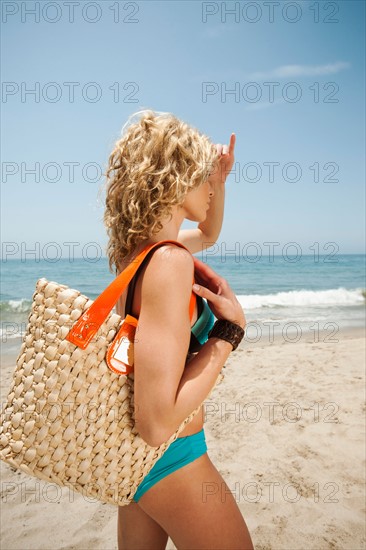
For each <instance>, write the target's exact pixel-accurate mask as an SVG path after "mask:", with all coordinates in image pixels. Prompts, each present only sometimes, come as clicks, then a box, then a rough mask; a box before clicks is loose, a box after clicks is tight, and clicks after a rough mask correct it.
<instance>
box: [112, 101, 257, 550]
mask: <svg viewBox="0 0 366 550" xmlns="http://www.w3.org/2000/svg"><path fill="white" fill-rule="evenodd" d="M136 114H140V115H141V116H140V117H139V119H138V120H137V121H136V122H134V123H131V124H130V125H129V126H127V125H126V127H125V131H124V134H123V135H122V138H121V139H120V140H119V141H118V142H117V143H116V145H115V148H114V150H113V152H112V154H111V155H110V158H109V165H108V169H107V180H109V181H108V185H107V195H106V210H105V214H104V222H105V224H106V227H107V231H108V234H109V243H108V248H107V253H108V257H109V263H110V268H112V266H113V265H114V266H116V273H119V272H120V271H122V270H123V269H125V268H126V267H127V266H128V265H129V263H130V262H131V261H133V259H134V257H136V255H137V254H138V253H139V252H140V251H141V250H142V249H143V248H144V247H145V246H146V245H148V244H152V243H155V242H158V241H162V240H174V241H179V242H180V243H182V244H183V245H184V246H185V247H186V249H188V250H186V249H184V248H181V247H179V246H176V245H174V244H163V245H161V246H160V247H158V248H157V249H155V250H154V252H153V253H152V254H150V255H149V256H148V258H147V259H146V261H145V262H144V264H143V265H142V266H141V268H140V269H139V271H138V272H137V274H136V275H135V277H134V279H133V281H132V282H131V283H130V285H129V287H128V288H127V289H126V290H125V292H124V293H123V295H122V296H121V297H120V299H119V301H118V303H117V308H116V311H117V313H118V314H119V315H121V316H122V317H124V316H125V315H126V313H127V312H128V313H130V314H131V315H133V316H134V317H136V318H138V320H139V325H138V338H136V339H135V345H134V385H135V386H134V387H135V393H134V395H135V398H134V399H135V420H136V425H137V426H138V431H139V433H140V435H141V437H142V438H143V439H144V440H145V441H146V442H147V443H148V444H149V445H152V446H158V445H160V444H161V443H163V442H164V441H166V440H167V439H168V438H169V436H170V435H171V434H172V433H174V432H175V430H176V429H177V428H178V426H179V424H180V423H181V422H182V421H183V420H184V419H185V418H186V417H187V416H188V415H189V414H190V413H191V412H192V411H193V410H194V409H195V408H197V407H198V406H199V405H200V403H202V402H203V401H204V399H205V398H206V397H207V395H208V394H209V393H210V391H211V389H212V388H213V387H214V385H215V382H216V381H217V378H218V376H219V374H220V371H221V369H222V367H223V366H224V364H225V361H226V360H227V358H228V356H229V354H230V352H231V351H232V350H233V348H234V344H233V343H230V339H229V340H227V339H226V340H225V339H223V337H222V335H221V333H220V334H219V336H215V337H209V338H208V331H209V330H210V329H211V328H212V325H213V322H214V317H213V314H215V316H216V317H217V319H223V320H226V322H227V321H229V322H230V323H231V324H230V323H227V326H229V327H230V329H232V330H233V332H234V333H235V335H236V336H235V337H237V336H238V335H239V338H240V339H241V338H242V337H243V334H244V330H243V329H244V327H245V324H246V321H245V316H244V313H243V310H242V308H241V306H240V304H239V302H238V301H237V299H236V297H235V294H234V293H233V291H232V290H231V288H230V287H229V285H228V283H227V281H226V280H225V279H223V278H222V277H220V276H219V275H218V274H217V273H215V272H214V271H213V270H212V269H211V268H209V266H207V265H205V264H204V263H203V262H200V261H199V260H198V259H197V258H194V257H193V256H192V254H193V253H196V252H200V251H202V250H203V249H205V248H207V247H209V246H212V245H213V244H214V242H215V240H216V239H217V237H218V234H219V231H220V229H221V224H222V217H223V207H224V183H225V177H226V175H227V173H228V172H229V171H230V170H231V167H232V165H233V161H234V146H235V136H234V135H232V136H231V139H230V145H229V148H228V147H227V146H224V147H222V146H221V145H218V146H217V147H216V146H215V145H214V144H212V143H211V142H210V140H209V139H208V138H207V137H206V136H205V135H203V134H201V133H200V132H198V131H197V130H196V129H194V128H192V127H190V126H188V125H187V124H186V123H184V122H182V121H180V120H179V119H177V118H176V117H174V116H173V115H171V114H169V113H155V112H153V111H142V112H140V113H136ZM184 219H188V220H192V221H196V222H199V224H198V228H197V229H191V230H180V226H181V224H182V222H183V220H184ZM193 274H195V280H196V281H198V282H199V283H201V284H200V286H199V288H198V289H196V288H195V287H193V290H192V279H193ZM192 291H194V292H195V293H196V296H197V304H196V311H195V312H194V315H193V318H192V320H190V319H189V315H188V303H189V301H190V296H191V293H192ZM202 298H204V299H205V300H203V299H202ZM126 303H127V304H126ZM199 305H200V306H201V308H200V309H201V311H200V312H199V311H198V309H197V308H198V307H199ZM199 316H200V320H201V316H203V317H204V319H205V323H204V326H203V329H202V326H201V329H202V330H201V332H200V334H197V332H196V333H194V332H193V336H192V333H191V327H192V326H195V327H196V326H197V325H198V324H199V323H197V319H198V317H199ZM221 323H224V322H223V321H221ZM201 324H202V323H201ZM224 324H225V323H224ZM202 332H203V336H202ZM219 332H220V331H219ZM202 338H203V340H204V343H202ZM203 414H204V411H203V407H201V410H200V413H198V414H197V415H196V416H195V417H194V418H193V420H192V421H191V422H190V423H189V424H187V426H186V427H185V428H184V430H183V431H182V432H181V433H180V435H179V437H178V439H177V440H176V441H175V442H173V443H172V444H171V445H170V447H169V448H168V450H167V451H166V452H165V454H164V455H163V456H162V457H161V458H160V459H159V460H158V461H157V463H156V464H155V465H154V467H153V469H152V470H151V471H150V472H149V474H148V475H147V476H146V477H145V478H144V480H143V481H142V483H141V484H140V485H139V487H138V490H137V492H136V493H135V496H134V501H133V502H132V503H131V504H129V505H127V506H120V507H119V510H118V548H119V550H143V549H153V550H159V549H164V548H165V547H166V543H167V540H168V537H169V536H170V537H171V539H172V540H173V541H174V543H175V545H176V546H177V548H178V549H193V548H194V549H198V548H202V549H203V548H204V549H225V550H229V549H234V548H235V549H241V550H242V549H248V550H250V549H252V548H253V545H252V542H251V538H250V535H249V532H248V529H247V527H246V524H245V522H244V519H243V517H242V515H241V513H240V510H239V508H238V506H237V504H236V502H235V500H234V498H233V496H232V494H231V493H230V490H229V488H228V487H227V485H226V484H225V482H224V480H223V478H222V477H221V475H220V473H219V472H218V471H217V469H216V468H215V466H214V465H213V464H212V462H211V460H210V459H209V457H208V455H207V447H206V443H205V436H204V430H203ZM208 484H209V486H210V494H205V487H207V486H208ZM212 487H214V488H217V489H218V490H216V491H212Z"/></svg>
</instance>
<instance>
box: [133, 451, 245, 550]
mask: <svg viewBox="0 0 366 550" xmlns="http://www.w3.org/2000/svg"><path fill="white" fill-rule="evenodd" d="M138 504H139V506H140V507H141V508H142V510H144V512H146V513H147V514H148V515H149V516H150V517H151V518H152V519H154V520H155V521H156V523H157V524H158V525H160V526H161V527H162V528H163V529H164V531H165V532H166V533H168V535H169V536H170V537H171V539H172V540H173V542H174V544H175V545H176V547H177V548H178V549H179V550H183V549H184V550H193V549H194V550H199V549H202V550H203V549H204V550H207V548H209V549H210V550H223V549H225V550H253V543H252V540H251V537H250V534H249V531H248V528H247V526H246V523H245V521H244V518H243V516H242V514H241V512H240V510H239V507H238V505H237V503H236V501H235V499H234V497H233V495H232V493H231V492H230V489H229V487H228V486H227V485H226V483H225V481H224V479H223V478H222V476H221V474H220V473H219V472H218V470H217V469H216V468H215V466H214V465H213V464H212V462H211V460H210V459H209V457H208V455H207V453H205V454H204V455H202V456H200V457H199V458H197V459H196V460H194V461H193V462H191V463H189V464H187V465H186V466H184V467H183V468H179V470H176V471H175V472H173V473H172V474H170V475H168V476H167V477H165V478H163V479H161V480H160V481H159V482H158V483H156V484H155V485H153V486H152V487H151V488H150V489H149V490H148V491H147V492H146V493H145V494H144V495H143V496H142V497H141V499H140V500H139V502H138Z"/></svg>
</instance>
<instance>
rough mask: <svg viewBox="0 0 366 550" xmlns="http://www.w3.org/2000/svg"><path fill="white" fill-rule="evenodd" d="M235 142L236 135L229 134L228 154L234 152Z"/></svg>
mask: <svg viewBox="0 0 366 550" xmlns="http://www.w3.org/2000/svg"><path fill="white" fill-rule="evenodd" d="M235 142H236V135H235V134H231V136H230V145H229V154H232V153H234V147H235Z"/></svg>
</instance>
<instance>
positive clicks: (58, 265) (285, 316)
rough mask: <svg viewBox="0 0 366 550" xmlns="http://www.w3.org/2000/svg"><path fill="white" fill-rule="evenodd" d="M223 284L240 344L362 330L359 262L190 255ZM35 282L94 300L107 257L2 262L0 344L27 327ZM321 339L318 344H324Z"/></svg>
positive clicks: (108, 277) (108, 276) (365, 271)
mask: <svg viewBox="0 0 366 550" xmlns="http://www.w3.org/2000/svg"><path fill="white" fill-rule="evenodd" d="M196 256H197V257H198V258H199V259H201V260H202V259H203V260H204V261H206V262H207V263H208V264H209V265H210V266H211V267H212V268H213V269H214V270H215V271H216V272H217V273H219V274H220V275H221V276H223V277H225V279H227V281H228V282H229V284H230V286H231V288H232V289H233V291H234V292H235V294H236V296H237V298H238V300H239V302H240V304H241V305H242V307H243V309H244V312H245V316H246V320H247V330H246V339H247V340H248V341H249V342H250V341H253V342H257V341H258V340H259V339H263V338H266V339H269V340H270V341H272V337H273V336H275V335H280V336H281V337H283V338H284V339H285V340H287V341H293V342H295V341H298V340H299V338H300V337H301V335H302V334H304V333H309V331H310V332H312V333H313V334H314V341H317V338H318V336H319V334H320V333H321V332H323V335H324V331H325V334H326V335H327V337H328V338H329V341H332V340H333V341H334V339H336V338H337V332H338V331H339V330H341V329H343V328H351V327H365V326H366V316H365V313H366V312H365V298H364V296H363V295H362V291H363V290H365V289H366V268H365V265H366V256H365V255H360V254H343V255H341V254H340V255H338V256H332V257H329V255H326V256H319V257H317V258H315V257H314V256H312V255H308V256H302V257H301V258H298V259H295V258H294V259H292V260H291V258H284V257H283V256H272V257H270V256H262V257H261V258H260V259H258V258H256V257H254V256H253V257H251V256H248V257H246V258H243V257H242V258H238V257H234V256H231V255H227V256H226V257H222V256H208V255H207V256H206V257H203V256H202V255H199V254H197V255H196ZM41 277H45V278H46V279H47V280H49V281H55V282H57V283H61V284H65V285H67V286H69V287H71V288H74V289H77V290H79V291H80V292H81V293H82V294H85V295H86V296H88V297H89V298H91V299H95V298H96V297H97V296H98V295H99V294H100V293H101V292H102V291H103V290H104V289H105V288H106V287H107V286H108V284H110V283H111V282H112V280H113V279H114V274H112V273H110V271H109V267H108V260H107V258H101V259H98V260H97V261H95V262H92V261H87V260H86V259H83V258H77V259H74V258H73V259H72V261H70V260H69V259H66V258H65V259H58V260H57V261H54V262H51V261H47V260H39V261H34V260H30V259H26V261H24V260H23V261H22V260H20V259H10V260H7V261H6V262H4V261H2V262H1V289H0V290H1V293H0V311H1V338H2V343H4V342H7V341H9V340H11V339H15V338H19V337H21V336H22V335H23V334H24V332H25V330H26V326H27V322H28V315H29V312H30V307H31V303H32V295H33V293H34V291H35V286H36V282H37V280H38V279H40V278H41ZM323 339H324V337H323Z"/></svg>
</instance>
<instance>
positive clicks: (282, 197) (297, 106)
mask: <svg viewBox="0 0 366 550" xmlns="http://www.w3.org/2000/svg"><path fill="white" fill-rule="evenodd" d="M290 4H292V7H291V5H290ZM38 6H39V7H38V8H37V2H2V59H1V61H2V71H1V77H2V86H3V93H2V103H1V110H2V122H1V133H2V149H1V154H2V184H1V194H2V211H1V214H2V220H1V232H2V235H1V240H2V242H3V257H4V250H7V255H8V257H10V256H11V257H19V256H20V254H21V251H22V250H23V253H24V250H32V249H34V248H35V247H36V246H38V245H36V244H35V243H40V247H41V249H40V250H41V257H42V246H43V245H44V244H46V243H50V242H55V243H58V247H59V250H61V251H62V255H63V256H67V254H68V250H69V248H68V247H67V245H65V244H64V243H67V242H74V243H80V244H76V245H75V248H74V250H75V255H76V256H81V255H82V247H83V246H84V245H85V244H87V243H91V242H95V243H98V246H99V247H100V250H101V251H103V253H104V250H105V245H106V242H107V236H106V232H105V229H104V226H103V221H102V216H103V205H102V203H101V202H100V200H98V190H99V188H100V186H101V185H102V183H103V178H99V179H98V173H99V174H100V171H101V170H104V169H105V167H106V162H107V159H108V155H109V153H110V152H111V150H112V148H113V144H114V142H115V141H116V140H117V139H118V138H119V135H120V131H121V128H122V126H123V124H124V123H125V121H126V119H127V118H128V116H129V115H130V114H131V113H133V112H134V111H136V110H139V109H142V108H152V109H154V110H158V111H170V112H173V113H174V114H175V115H177V116H178V117H180V118H182V119H184V120H186V121H187V122H188V123H190V124H192V125H193V126H195V127H197V128H199V129H200V130H201V131H203V132H204V133H206V134H207V135H208V136H209V137H210V138H211V139H212V140H213V141H214V142H215V143H228V139H229V136H230V133H231V132H235V133H236V136H237V144H236V165H235V168H236V173H233V174H231V175H229V177H228V179H227V182H226V186H227V192H226V204H225V219H224V225H223V228H222V232H221V235H220V238H219V243H225V246H226V247H227V248H228V249H229V248H230V247H231V248H233V246H234V244H235V243H236V242H239V243H241V245H244V244H245V243H249V242H255V243H257V244H258V245H259V246H261V247H262V248H263V253H265V251H266V250H267V248H266V247H265V245H264V244H263V243H265V242H278V243H280V244H279V246H278V247H277V248H276V251H277V253H281V250H282V247H285V246H286V245H287V244H288V243H290V242H295V243H297V245H298V247H300V249H301V251H302V253H303V254H311V253H312V250H313V247H314V243H319V244H318V246H319V251H320V253H322V252H323V253H326V252H331V251H332V246H334V247H336V249H337V250H338V252H339V253H343V254H344V253H364V251H365V240H364V239H365V237H364V234H365V166H364V148H365V107H364V94H365V57H364V47H365V29H364V18H365V4H364V2H361V1H347V2H344V1H338V2H313V1H311V2H308V1H299V2H297V3H295V7H294V3H289V2H280V3H279V6H274V7H273V10H274V11H273V14H270V12H269V9H270V8H269V6H268V3H267V5H266V3H265V2H259V1H258V2H254V3H253V2H252V3H251V7H248V2H236V3H235V2H226V3H225V2H198V1H192V2H191V1H184V2H183V1H175V2H174V1H173V2H171V1H169V0H168V1H164V2H154V1H150V2H148V1H139V2H112V1H109V0H106V1H103V2H83V1H80V2H79V5H75V8H74V14H73V21H72V22H71V21H70V19H71V15H72V14H71V13H70V8H68V7H67V5H66V4H65V2H61V1H60V2H40V3H38ZM45 6H48V7H47V9H45ZM235 6H236V7H237V8H239V10H237V11H236V12H235V13H232V14H230V13H225V11H224V10H225V8H226V9H227V10H232V9H233V8H235ZM296 6H297V8H296ZM315 8H316V10H317V12H316V11H314V10H315ZM117 9H118V12H117ZM27 10H28V12H27ZM32 10H33V11H34V10H35V11H36V17H37V18H38V19H39V20H37V21H35V15H32V14H31V13H30V12H31V11H32ZM37 10H38V13H37ZM93 20H94V21H95V22H92V21H93ZM51 21H54V22H51ZM71 82H72V83H74V84H73V85H71V84H67V83H71ZM65 83H66V84H65ZM37 87H38V89H39V94H38V96H37V97H36V98H35V96H34V94H27V93H26V92H27V90H30V89H37ZM72 87H73V90H74V98H73V101H71V100H70V90H71V89H72ZM230 90H234V91H235V93H229V91H230ZM117 91H118V92H119V97H117ZM270 92H271V93H272V95H271V93H270ZM37 93H38V92H37ZM57 94H58V97H57ZM95 94H99V98H97V99H95V98H96V97H97V96H96V95H95ZM35 99H37V100H35ZM36 163H38V164H36ZM73 163H74V164H73ZM272 163H275V164H272ZM71 166H74V174H73V177H72V175H71V168H70V167H71ZM271 167H273V178H271V177H270V175H271V173H270V168H271ZM31 169H33V170H34V169H36V174H35V175H34V174H32V173H30V172H29V171H28V172H27V170H31ZM37 180H38V181H37ZM334 180H335V181H334ZM189 227H194V224H193V223H192V222H188V221H186V222H184V225H183V228H189ZM4 243H5V245H4ZM22 243H23V244H22ZM327 243H334V245H331V248H330V249H329V248H328V249H327V248H326V246H327ZM4 246H5V248H4ZM48 250H49V249H48ZM13 251H14V252H15V253H14V255H13ZM47 253H49V255H50V256H52V255H53V254H54V252H52V251H51V250H50V251H49V252H46V254H47Z"/></svg>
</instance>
